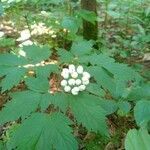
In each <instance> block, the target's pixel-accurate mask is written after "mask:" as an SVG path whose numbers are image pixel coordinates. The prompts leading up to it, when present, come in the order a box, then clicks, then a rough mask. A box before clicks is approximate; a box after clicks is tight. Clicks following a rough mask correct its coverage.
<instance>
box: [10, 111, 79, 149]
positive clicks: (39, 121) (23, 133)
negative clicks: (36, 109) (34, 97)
mask: <svg viewBox="0 0 150 150" xmlns="http://www.w3.org/2000/svg"><path fill="white" fill-rule="evenodd" d="M70 124H71V122H70V120H68V119H67V118H66V117H65V116H64V115H62V114H61V113H52V114H51V115H48V114H42V113H35V114H33V115H32V116H31V117H30V118H28V119H27V120H25V121H24V122H23V123H22V124H21V125H20V127H19V128H18V129H17V130H16V131H15V133H14V134H13V136H12V138H11V139H10V144H9V145H10V146H11V149H13V148H15V147H18V148H17V149H18V150H25V149H34V150H41V149H44V150H52V149H56V150H62V149H64V150H77V147H78V146H77V142H76V140H75V138H74V137H73V135H72V129H71V128H70V127H69V125H70Z"/></svg>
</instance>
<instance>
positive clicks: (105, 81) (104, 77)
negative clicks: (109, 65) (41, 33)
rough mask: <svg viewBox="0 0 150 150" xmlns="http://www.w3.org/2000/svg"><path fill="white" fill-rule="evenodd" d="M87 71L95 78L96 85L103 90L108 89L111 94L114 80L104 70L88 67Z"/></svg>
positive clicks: (97, 67)
mask: <svg viewBox="0 0 150 150" xmlns="http://www.w3.org/2000/svg"><path fill="white" fill-rule="evenodd" d="M88 71H89V72H90V74H91V75H92V76H93V77H94V78H95V80H96V81H97V83H98V84H100V85H101V86H102V87H103V88H105V89H108V90H109V91H110V92H111V93H112V94H114V91H115V89H116V86H115V81H114V79H113V78H112V77H111V76H110V75H109V74H108V73H107V71H106V70H104V69H103V68H102V67H99V66H94V67H89V68H88Z"/></svg>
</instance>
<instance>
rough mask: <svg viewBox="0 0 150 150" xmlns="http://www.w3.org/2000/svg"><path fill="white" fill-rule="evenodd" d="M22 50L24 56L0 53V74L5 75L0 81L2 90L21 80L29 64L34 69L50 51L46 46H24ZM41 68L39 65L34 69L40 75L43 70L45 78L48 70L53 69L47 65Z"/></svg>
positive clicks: (8, 88)
mask: <svg viewBox="0 0 150 150" xmlns="http://www.w3.org/2000/svg"><path fill="white" fill-rule="evenodd" d="M24 52H25V56H24V57H23V56H17V55H15V54H12V53H6V54H0V69H1V72H0V76H4V75H6V77H5V78H4V79H2V82H1V86H2V92H3V91H5V90H10V89H11V88H12V87H13V86H15V85H17V84H18V83H19V82H20V81H21V80H23V79H24V76H25V74H26V72H27V71H28V69H29V68H30V67H29V66H32V69H33V70H34V69H35V68H37V66H36V64H37V63H38V64H39V63H41V61H44V60H46V59H48V58H49V56H50V55H51V51H50V50H49V48H48V47H46V46H43V47H38V46H35V45H32V46H26V47H24ZM43 68H44V67H43ZM43 68H42V67H39V68H38V69H37V70H36V71H37V73H38V75H39V74H40V75H41V72H42V71H44V73H43V75H44V76H45V78H46V76H48V72H49V71H50V70H51V71H52V70H54V68H53V69H52V68H51V67H50V68H49V65H47V66H45V68H44V69H43ZM40 70H42V71H40ZM49 73H51V72H49Z"/></svg>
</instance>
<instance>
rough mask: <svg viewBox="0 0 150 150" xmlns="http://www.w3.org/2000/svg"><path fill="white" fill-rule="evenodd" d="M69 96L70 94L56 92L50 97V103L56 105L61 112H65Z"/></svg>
mask: <svg viewBox="0 0 150 150" xmlns="http://www.w3.org/2000/svg"><path fill="white" fill-rule="evenodd" d="M71 98H72V96H70V95H68V94H66V93H56V94H55V95H54V97H53V99H52V104H54V106H58V107H59V108H60V109H61V110H62V111H63V112H66V111H67V109H68V107H69V102H70V100H71Z"/></svg>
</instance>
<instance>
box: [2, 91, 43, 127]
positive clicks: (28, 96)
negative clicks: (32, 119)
mask: <svg viewBox="0 0 150 150" xmlns="http://www.w3.org/2000/svg"><path fill="white" fill-rule="evenodd" d="M40 100H41V95H40V94H38V93H33V92H31V91H24V92H16V93H14V94H12V100H11V101H9V102H8V103H7V104H6V105H5V106H4V108H3V109H2V110H1V111H0V118H1V119H0V124H4V123H6V122H8V121H14V120H16V119H19V117H21V118H22V119H24V118H25V117H27V116H28V115H29V114H30V113H31V112H34V111H35V110H36V109H37V108H38V104H39V102H40Z"/></svg>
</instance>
